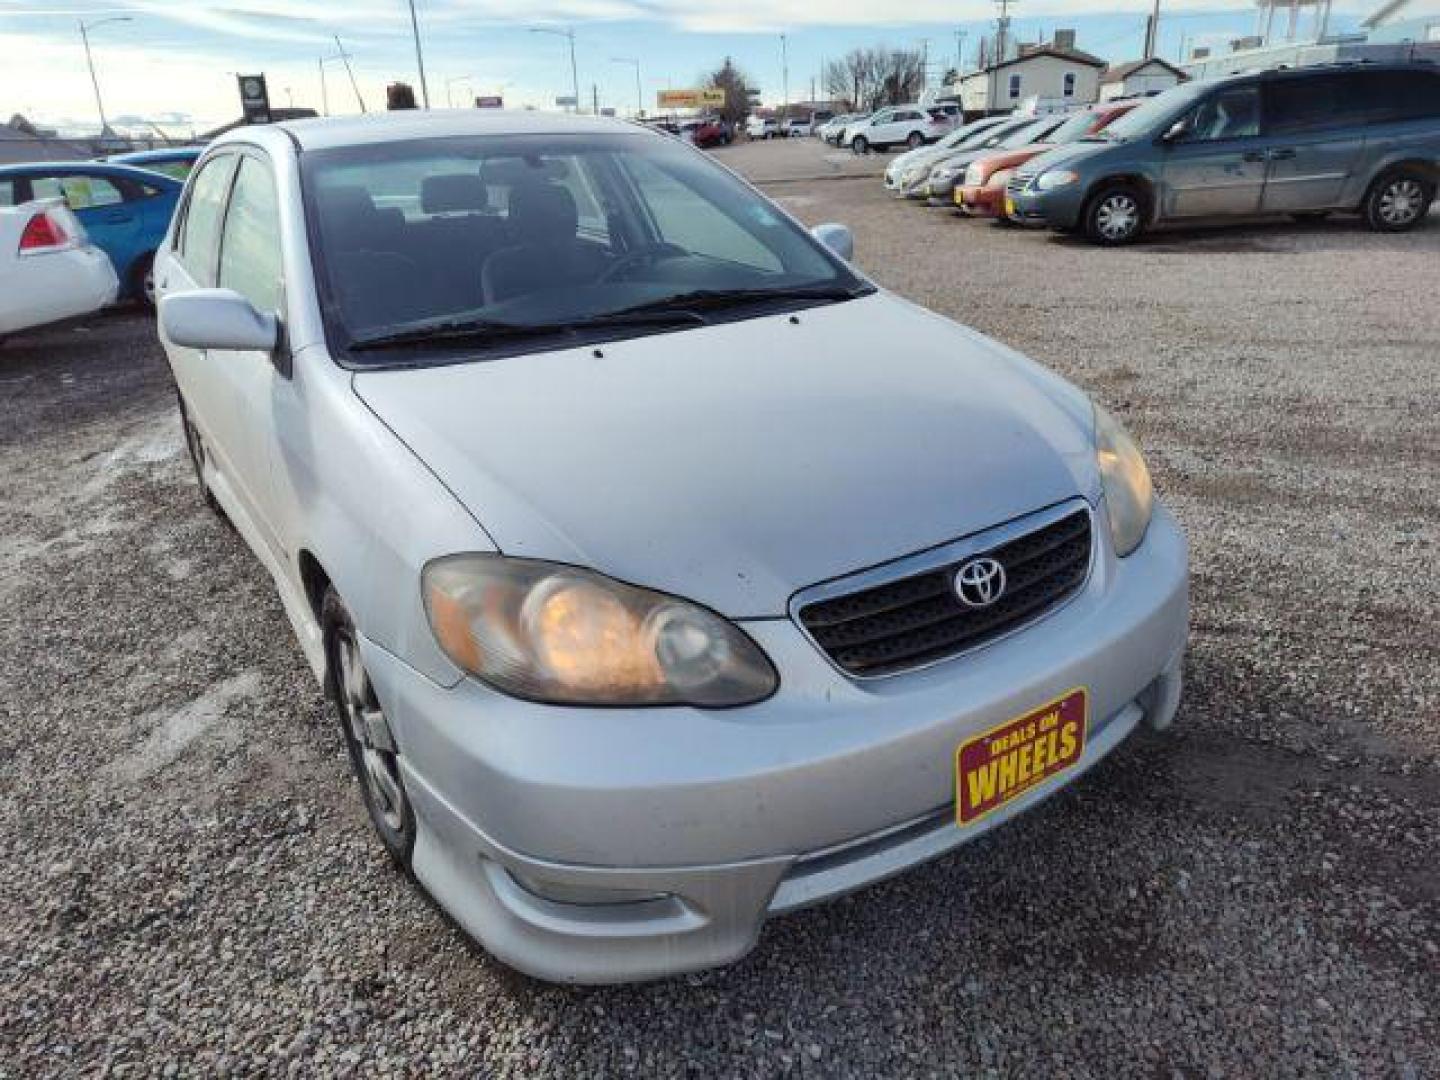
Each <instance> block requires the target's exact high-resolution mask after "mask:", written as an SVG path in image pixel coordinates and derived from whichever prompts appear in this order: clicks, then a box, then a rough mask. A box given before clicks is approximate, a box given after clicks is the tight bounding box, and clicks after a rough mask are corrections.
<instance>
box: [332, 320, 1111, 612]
mask: <svg viewBox="0 0 1440 1080" xmlns="http://www.w3.org/2000/svg"><path fill="white" fill-rule="evenodd" d="M796 319H797V321H793V322H792V320H791V317H790V316H789V315H788V314H781V315H770V316H762V317H759V318H753V319H747V320H743V321H739V322H731V323H722V324H718V325H715V326H710V327H702V328H697V329H694V330H683V331H677V332H671V333H662V334H652V335H648V336H642V337H639V338H635V339H632V340H629V341H626V342H613V343H609V344H606V345H604V346H603V348H602V349H595V348H594V347H591V346H587V347H585V348H577V349H567V350H563V351H558V352H548V353H537V354H532V355H528V356H514V357H508V358H504V359H496V360H489V361H478V362H473V363H462V364H452V365H445V366H441V367H430V368H418V369H406V370H393V371H371V372H365V371H361V372H358V373H357V374H356V375H355V378H354V386H355V391H356V393H358V394H359V396H360V397H361V398H362V399H363V400H364V401H365V402H366V403H367V405H369V407H370V408H371V410H372V411H373V412H375V413H376V414H377V415H378V416H379V417H380V419H381V420H383V421H384V423H385V424H386V425H388V426H389V427H390V428H391V429H392V430H393V431H394V433H395V434H396V435H397V436H398V437H399V438H400V439H401V440H403V441H404V442H405V443H406V444H407V445H408V446H409V447H410V448H411V449H412V450H413V451H414V452H415V453H416V454H417V455H418V456H419V457H420V458H421V460H423V461H424V462H425V463H426V465H428V466H429V467H430V468H431V469H432V470H433V471H434V473H435V474H436V476H437V477H438V478H439V479H440V481H441V482H442V483H443V484H444V485H445V486H446V487H447V488H449V490H450V491H451V492H453V493H454V495H455V496H456V497H457V498H458V499H459V500H460V501H461V502H462V503H463V504H464V505H465V506H466V507H467V508H468V509H469V510H470V512H471V513H472V514H474V516H475V518H476V519H477V520H478V521H479V523H480V524H481V525H482V526H483V527H484V529H485V530H486V531H487V533H489V535H490V537H491V539H492V540H493V541H494V542H495V544H496V546H497V547H499V549H500V550H501V551H503V552H504V553H506V554H508V555H515V556H525V557H530V558H538V559H550V560H555V561H558V562H565V563H573V564H577V565H583V566H587V567H591V568H594V569H597V570H600V571H602V572H604V573H607V574H610V575H612V576H614V577H617V578H620V579H622V580H625V581H629V582H633V583H636V584H640V585H645V586H649V587H651V588H655V589H660V590H663V591H665V592H670V593H675V594H678V595H681V596H684V597H688V598H690V599H692V600H696V601H698V602H700V603H703V604H706V605H708V606H709V607H711V608H714V609H715V610H717V611H719V612H721V613H723V614H726V615H729V616H731V617H734V618H745V617H770V616H782V615H784V614H785V611H786V605H787V601H788V599H789V597H790V596H791V595H792V594H793V593H794V592H795V591H796V590H798V589H800V588H803V587H804V586H807V585H811V584H814V583H816V582H819V581H824V580H826V579H829V578H833V577H836V576H839V575H843V574H846V573H849V572H851V571H855V570H860V569H862V568H865V567H870V566H874V565H876V564H877V563H882V562H885V561H887V560H890V559H894V558H897V557H899V556H902V555H906V554H909V553H911V552H915V551H919V550H922V549H924V548H928V547H932V546H934V545H937V544H941V543H944V542H946V541H949V540H952V539H955V538H957V537H961V536H964V535H966V534H968V533H972V532H975V531H977V530H980V529H984V528H986V527H988V526H991V525H995V524H998V523H1000V522H1003V521H1007V520H1010V519H1012V518H1014V517H1016V516H1018V515H1021V514H1025V513H1028V512H1030V511H1032V510H1037V509H1040V508H1041V507H1045V506H1048V505H1051V504H1053V503H1056V502H1059V501H1061V500H1063V499H1066V498H1070V497H1073V496H1074V495H1076V494H1082V493H1083V494H1087V495H1090V494H1093V493H1094V491H1095V490H1096V487H1097V484H1098V480H1097V477H1096V473H1095V465H1094V453H1093V450H1092V433H1091V430H1090V428H1091V419H1090V407H1089V404H1088V401H1087V399H1086V398H1085V397H1084V395H1083V394H1081V393H1080V392H1079V391H1078V390H1075V389H1074V388H1073V387H1070V386H1069V384H1067V383H1065V382H1064V381H1063V380H1061V379H1059V378H1058V377H1057V376H1055V375H1053V374H1051V373H1049V372H1048V371H1046V370H1045V369H1043V368H1040V367H1039V366H1038V365H1036V364H1034V363H1032V362H1030V361H1028V360H1025V359H1024V358H1023V357H1020V356H1019V355H1018V354H1015V353H1012V352H1010V351H1009V350H1006V349H1003V348H1002V347H1001V346H999V345H997V344H995V343H994V342H991V341H989V340H988V339H986V338H984V337H982V336H981V335H979V334H977V333H975V332H973V331H970V330H967V329H965V328H963V327H959V326H957V325H956V324H954V323H951V322H949V321H948V320H945V319H942V318H940V317H939V316H936V315H934V314H932V313H930V312H927V311H925V310H924V309H922V308H918V307H915V306H913V305H911V304H909V303H907V302H905V301H902V300H899V299H898V298H896V297H893V296H890V295H888V294H885V293H877V294H875V295H872V296H869V297H866V298H862V299H858V300H854V301H849V302H846V303H840V304H833V305H827V306H823V307H817V308H811V309H808V310H804V311H801V312H799V313H798V315H797V316H796Z"/></svg>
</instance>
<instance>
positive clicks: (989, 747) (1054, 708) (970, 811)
mask: <svg viewBox="0 0 1440 1080" xmlns="http://www.w3.org/2000/svg"><path fill="white" fill-rule="evenodd" d="M1089 713H1090V695H1089V692H1088V691H1087V690H1086V689H1085V688H1084V687H1078V688H1076V689H1074V690H1071V691H1070V692H1069V693H1067V694H1064V695H1063V696H1061V697H1058V698H1056V699H1055V700H1054V701H1051V702H1049V703H1047V704H1045V705H1042V706H1040V707H1039V708H1038V709H1032V710H1031V711H1030V712H1028V713H1026V714H1025V715H1024V716H1020V717H1016V718H1015V719H1014V720H1007V721H1006V722H1005V723H1003V724H1001V725H1000V726H999V727H993V728H991V729H990V730H989V731H986V732H983V733H981V734H979V735H976V736H975V737H974V738H972V739H967V740H966V741H965V742H964V743H963V744H961V746H960V749H958V750H956V751H955V820H956V821H957V823H959V824H960V825H969V824H970V823H971V822H975V821H979V820H980V819H981V818H983V817H984V816H985V815H986V814H989V813H993V812H994V811H996V810H998V809H1000V807H1002V806H1004V805H1005V804H1006V803H1008V802H1011V801H1012V800H1014V799H1018V798H1019V797H1020V796H1021V795H1024V794H1025V793H1026V792H1027V791H1031V790H1033V789H1034V788H1035V787H1037V786H1038V785H1040V784H1043V783H1045V782H1046V781H1047V780H1050V779H1051V778H1052V777H1055V776H1058V775H1059V774H1060V773H1063V772H1065V771H1066V770H1067V769H1070V768H1072V767H1074V765H1075V764H1076V762H1078V761H1079V760H1080V757H1081V755H1082V754H1084V752H1085V735H1086V732H1087V730H1088V728H1089V726H1090V723H1089V721H1090V715H1089Z"/></svg>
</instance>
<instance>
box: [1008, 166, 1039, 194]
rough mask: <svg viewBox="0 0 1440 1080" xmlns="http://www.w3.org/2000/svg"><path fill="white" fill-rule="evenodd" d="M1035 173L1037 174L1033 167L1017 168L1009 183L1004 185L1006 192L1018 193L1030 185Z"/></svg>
mask: <svg viewBox="0 0 1440 1080" xmlns="http://www.w3.org/2000/svg"><path fill="white" fill-rule="evenodd" d="M1036 175H1037V174H1036V171H1035V170H1034V169H1021V170H1019V171H1018V172H1016V173H1015V174H1014V175H1013V176H1011V177H1010V181H1009V183H1007V184H1006V185H1005V190H1006V192H1008V193H1009V194H1011V195H1019V194H1020V192H1022V191H1024V190H1025V189H1026V188H1027V187H1029V186H1030V181H1031V180H1034V179H1035V177H1036Z"/></svg>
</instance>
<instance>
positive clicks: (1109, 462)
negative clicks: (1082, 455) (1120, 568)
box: [1095, 405, 1155, 559]
mask: <svg viewBox="0 0 1440 1080" xmlns="http://www.w3.org/2000/svg"><path fill="white" fill-rule="evenodd" d="M1095 459H1096V461H1097V462H1098V463H1099V465H1100V479H1101V481H1102V482H1103V484H1104V486H1105V506H1106V509H1107V510H1109V513H1110V539H1111V541H1112V542H1113V543H1114V544H1115V554H1116V555H1118V556H1120V557H1121V558H1122V559H1123V558H1124V557H1125V556H1126V555H1129V554H1130V553H1131V552H1132V551H1134V550H1135V549H1136V548H1137V547H1139V546H1140V541H1141V540H1144V539H1145V530H1146V529H1148V528H1149V527H1150V512H1151V509H1152V508H1153V506H1154V502H1155V492H1154V489H1153V488H1152V487H1151V485H1150V470H1149V469H1147V468H1146V467H1145V459H1144V457H1142V456H1141V454H1140V448H1139V447H1138V446H1136V445H1135V440H1134V439H1132V438H1130V435H1129V433H1128V432H1126V430H1125V429H1124V428H1123V427H1121V426H1120V422H1119V421H1118V420H1116V419H1115V418H1114V417H1113V416H1111V415H1110V414H1109V413H1108V412H1106V411H1105V410H1104V409H1102V408H1101V407H1100V406H1099V405H1096V406H1095Z"/></svg>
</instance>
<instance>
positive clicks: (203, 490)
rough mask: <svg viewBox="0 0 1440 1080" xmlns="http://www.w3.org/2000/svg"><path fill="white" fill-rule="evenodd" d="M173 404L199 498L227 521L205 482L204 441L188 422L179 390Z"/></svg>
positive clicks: (188, 411)
mask: <svg viewBox="0 0 1440 1080" xmlns="http://www.w3.org/2000/svg"><path fill="white" fill-rule="evenodd" d="M175 403H176V404H177V405H178V406H179V407H180V426H181V429H182V430H183V431H184V433H185V450H186V452H187V453H188V454H189V455H190V465H191V467H192V468H193V469H194V470H195V483H196V484H198V485H199V486H200V497H201V498H203V499H204V500H205V505H206V506H208V507H209V508H210V509H211V511H212V512H213V513H214V514H215V516H216V517H218V518H220V519H221V520H222V521H228V519H227V518H226V517H225V511H223V510H222V509H220V504H219V503H218V502H216V501H215V496H214V495H212V494H211V493H210V485H209V484H207V483H206V482H205V440H204V439H202V438H201V437H200V429H199V428H197V427H196V426H195V424H194V423H193V422H192V421H191V420H190V410H189V409H187V408H186V407H185V398H184V397H182V396H181V394H180V391H179V390H176V391H175Z"/></svg>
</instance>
